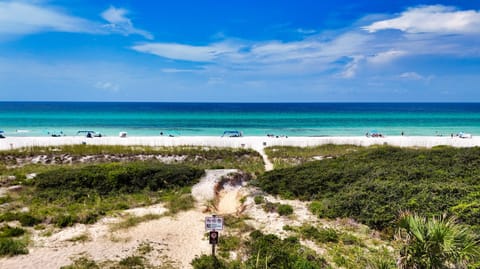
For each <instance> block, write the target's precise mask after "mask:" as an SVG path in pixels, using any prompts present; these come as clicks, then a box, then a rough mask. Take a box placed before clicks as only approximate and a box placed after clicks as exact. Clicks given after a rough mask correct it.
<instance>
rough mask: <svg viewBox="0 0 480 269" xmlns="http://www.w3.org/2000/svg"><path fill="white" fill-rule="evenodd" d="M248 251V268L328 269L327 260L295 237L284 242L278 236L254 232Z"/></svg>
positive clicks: (248, 243) (248, 244)
mask: <svg viewBox="0 0 480 269" xmlns="http://www.w3.org/2000/svg"><path fill="white" fill-rule="evenodd" d="M247 249H248V250H247V254H248V255H249V258H248V260H247V262H246V266H247V268H326V267H327V262H326V261H325V259H323V258H321V257H318V256H317V255H316V254H315V253H314V252H313V251H311V250H309V249H307V248H305V247H304V246H302V245H301V244H300V243H299V241H298V239H297V238H295V237H288V238H286V239H284V240H282V239H280V238H278V237H277V236H276V235H272V234H268V235H264V234H263V233H261V232H260V231H254V232H252V233H251V234H250V241H248V242H247ZM299 266H301V267H299Z"/></svg>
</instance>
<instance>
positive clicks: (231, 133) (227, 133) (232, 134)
mask: <svg viewBox="0 0 480 269" xmlns="http://www.w3.org/2000/svg"><path fill="white" fill-rule="evenodd" d="M224 136H229V137H241V136H243V133H242V132H240V131H237V130H232V131H225V132H223V135H222V137H224Z"/></svg>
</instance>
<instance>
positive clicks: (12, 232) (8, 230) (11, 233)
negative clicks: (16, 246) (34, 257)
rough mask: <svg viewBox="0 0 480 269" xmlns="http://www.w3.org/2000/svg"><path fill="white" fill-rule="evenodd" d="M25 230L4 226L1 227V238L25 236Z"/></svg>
mask: <svg viewBox="0 0 480 269" xmlns="http://www.w3.org/2000/svg"><path fill="white" fill-rule="evenodd" d="M24 233H25V230H24V229H22V228H18V227H10V226H8V225H4V226H2V227H0V237H16V236H20V235H23V234H24Z"/></svg>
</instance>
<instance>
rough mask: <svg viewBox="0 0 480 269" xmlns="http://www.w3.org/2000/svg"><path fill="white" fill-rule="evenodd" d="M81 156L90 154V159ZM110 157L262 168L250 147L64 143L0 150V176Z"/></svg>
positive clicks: (253, 170)
mask: <svg viewBox="0 0 480 269" xmlns="http://www.w3.org/2000/svg"><path fill="white" fill-rule="evenodd" d="M38 156H42V157H44V161H43V162H39V163H38V164H32V159H33V158H35V157H38ZM82 157H90V160H89V159H88V158H82ZM169 157H171V158H169ZM172 157H173V158H172ZM174 157H178V158H174ZM112 159H113V160H120V161H132V160H144V159H148V160H156V159H159V160H162V159H165V160H166V161H167V162H174V163H184V164H187V165H191V166H195V167H198V168H201V169H240V170H242V171H245V172H249V173H252V174H257V175H258V174H260V173H262V172H263V171H264V164H263V160H262V157H261V156H260V154H259V153H258V152H256V151H255V150H252V149H243V148H217V147H200V146H176V147H150V146H115V145H66V146H51V147H37V146H34V147H25V148H20V149H14V150H8V151H0V162H1V163H2V164H1V165H0V176H1V175H11V174H13V175H16V176H17V177H18V178H25V175H26V174H28V173H33V172H35V171H36V170H38V171H40V172H41V171H42V170H48V169H49V168H48V167H45V164H55V165H62V164H69V165H72V164H73V165H74V164H83V163H88V162H93V163H97V162H111V161H112ZM12 167H13V168H15V169H12Z"/></svg>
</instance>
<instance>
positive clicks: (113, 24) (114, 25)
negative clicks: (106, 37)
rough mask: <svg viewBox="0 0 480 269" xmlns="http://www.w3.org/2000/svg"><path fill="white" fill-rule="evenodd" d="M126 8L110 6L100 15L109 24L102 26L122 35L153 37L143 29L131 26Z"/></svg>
mask: <svg viewBox="0 0 480 269" xmlns="http://www.w3.org/2000/svg"><path fill="white" fill-rule="evenodd" d="M127 14H128V10H126V9H123V8H116V7H113V6H112V7H110V8H108V9H107V10H105V11H104V12H103V13H102V14H101V15H102V18H103V19H104V20H106V21H107V22H109V24H106V25H104V26H103V27H104V28H106V29H108V30H109V31H112V32H117V33H120V34H123V35H133V34H136V35H141V36H143V37H145V38H146V39H153V35H152V34H151V33H149V32H147V31H145V30H141V29H137V28H135V27H134V26H133V23H132V21H131V20H130V19H129V18H128V17H127Z"/></svg>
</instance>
